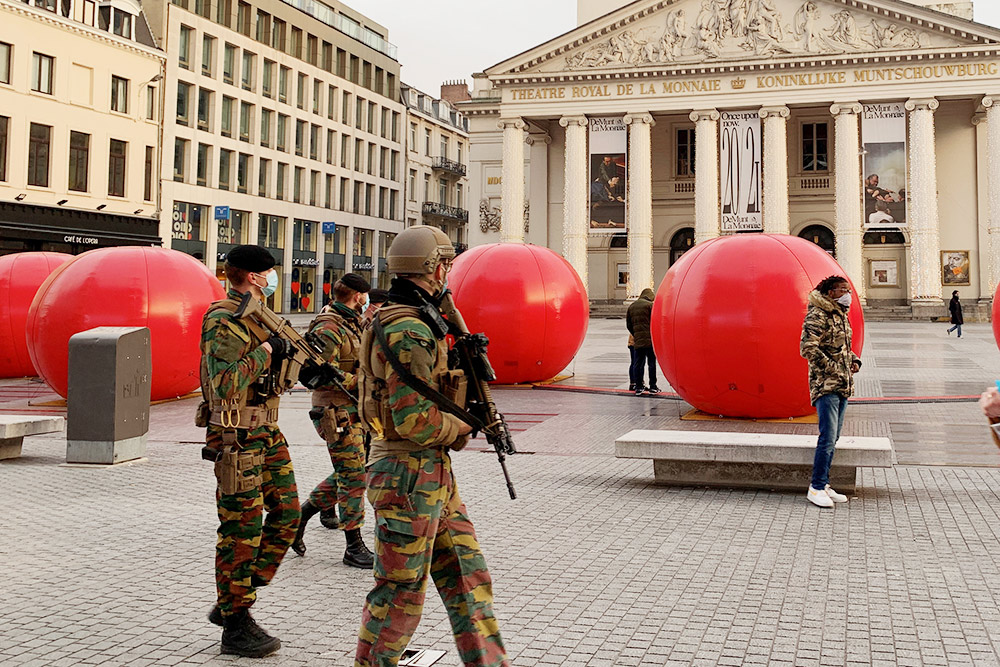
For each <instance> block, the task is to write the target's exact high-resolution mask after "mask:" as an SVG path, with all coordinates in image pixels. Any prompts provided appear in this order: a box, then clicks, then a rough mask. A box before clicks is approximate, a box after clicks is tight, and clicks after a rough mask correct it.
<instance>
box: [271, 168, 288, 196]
mask: <svg viewBox="0 0 1000 667" xmlns="http://www.w3.org/2000/svg"><path fill="white" fill-rule="evenodd" d="M287 175H288V165H287V164H284V163H283V162H279V163H278V171H277V172H276V174H275V181H274V196H275V197H277V198H278V199H284V198H285V177H286V176H287Z"/></svg>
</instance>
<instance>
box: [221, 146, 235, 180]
mask: <svg viewBox="0 0 1000 667" xmlns="http://www.w3.org/2000/svg"><path fill="white" fill-rule="evenodd" d="M232 166H233V152H232V151H227V150H225V149H222V150H220V151H219V189H220V190H229V189H230V187H231V184H232V181H231V180H230V178H231V177H230V174H231V173H232Z"/></svg>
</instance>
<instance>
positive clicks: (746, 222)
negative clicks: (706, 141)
mask: <svg viewBox="0 0 1000 667" xmlns="http://www.w3.org/2000/svg"><path fill="white" fill-rule="evenodd" d="M720 122H721V135H722V136H721V143H720V149H721V150H720V151H719V154H720V162H721V165H720V166H721V171H720V173H721V176H722V231H724V232H738V231H745V230H761V229H763V228H764V225H763V220H762V218H761V205H760V202H761V186H760V162H761V132H760V116H759V115H758V114H757V112H756V111H726V112H722V114H721V119H720Z"/></svg>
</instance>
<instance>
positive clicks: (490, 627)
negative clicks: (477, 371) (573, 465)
mask: <svg viewBox="0 0 1000 667" xmlns="http://www.w3.org/2000/svg"><path fill="white" fill-rule="evenodd" d="M454 254H455V253H454V248H453V246H452V245H451V242H450V241H449V240H448V237H447V235H445V234H444V232H442V231H441V230H439V229H437V228H434V227H428V226H423V225H418V226H414V227H410V228H407V229H405V230H404V231H403V232H401V233H400V234H399V236H397V237H396V239H395V240H394V241H393V243H392V245H391V246H390V248H389V251H388V256H387V263H388V270H389V271H390V272H391V273H394V274H396V275H397V278H395V279H394V280H393V281H392V287H391V289H390V292H389V294H390V296H389V301H388V303H387V304H386V305H385V306H383V307H382V309H381V310H380V311H379V312H378V313H377V314H376V316H375V321H374V322H373V323H372V326H371V327H369V328H368V329H367V330H366V331H365V334H364V336H363V338H362V345H361V355H360V357H361V372H360V375H359V377H360V384H359V390H360V399H361V406H360V407H361V418H362V422H363V423H365V424H366V426H367V427H368V428H369V429H370V430H371V431H372V432H373V433H374V439H373V441H372V445H371V453H370V458H369V468H368V500H369V501H370V502H371V504H372V507H374V508H375V518H376V528H375V571H374V574H375V587H374V588H373V589H372V591H371V592H370V593H369V594H368V597H367V600H366V601H365V607H364V612H363V614H362V620H361V630H360V633H359V637H358V648H357V653H356V657H355V663H354V664H355V667H370V666H377V667H385V666H389V665H396V664H397V663H398V661H399V656H400V655H401V654H402V652H403V650H404V649H405V648H406V646H407V644H408V643H409V642H410V638H411V636H412V635H413V633H414V631H415V630H416V627H417V624H418V623H419V621H420V615H421V613H422V611H423V604H424V596H425V593H426V589H427V578H428V576H430V577H431V578H433V580H434V584H435V586H436V587H437V589H438V593H439V594H440V595H441V599H442V600H443V601H444V606H445V609H446V610H447V612H448V618H449V620H450V621H451V626H452V632H453V633H454V636H455V643H456V644H457V646H458V651H459V657H460V658H461V660H462V662H463V663H464V664H465V665H467V666H472V665H475V666H482V667H499V666H503V665H508V664H509V663H508V661H507V654H506V651H505V650H504V646H503V641H502V639H501V638H500V628H499V625H498V624H497V621H496V619H495V618H494V616H493V588H492V581H491V579H490V574H489V571H488V570H487V568H486V561H485V560H484V558H483V554H482V551H481V550H480V548H479V543H478V541H477V540H476V533H475V529H474V528H473V525H472V521H471V520H470V519H469V517H468V514H467V512H466V509H465V504H464V503H463V502H462V499H461V498H460V497H459V495H458V488H457V486H456V483H455V477H454V475H453V474H452V467H451V457H450V456H449V453H448V450H449V449H461V448H462V447H464V446H465V444H466V442H467V441H468V434H469V433H470V431H471V427H470V426H469V425H468V424H466V423H465V422H463V421H461V420H460V419H458V418H457V417H455V416H454V415H452V414H450V413H447V412H444V411H442V410H441V409H440V408H439V407H438V406H437V405H436V404H435V403H433V402H432V401H430V400H429V399H427V398H425V397H424V396H423V395H422V394H420V393H419V392H418V391H416V390H415V389H414V387H413V386H411V385H410V384H407V382H405V381H404V379H403V378H402V377H400V374H399V373H397V372H396V370H394V368H393V366H392V364H391V363H390V361H389V357H388V356H387V351H386V350H385V349H384V348H383V347H382V344H381V343H379V342H378V340H377V334H376V327H382V330H383V332H384V335H385V341H386V343H387V346H388V348H389V350H388V352H389V353H391V354H392V355H394V356H395V357H396V358H397V359H398V362H399V364H401V368H402V370H405V371H407V372H408V373H409V374H411V375H412V376H414V377H415V378H416V379H418V380H420V381H422V382H424V383H426V384H427V385H430V386H431V387H433V388H436V389H437V390H438V391H440V392H441V393H444V394H445V395H446V396H448V397H449V398H450V399H451V400H453V401H455V402H458V403H460V404H461V402H462V401H464V398H461V397H460V393H461V392H460V391H459V390H456V391H455V392H454V393H453V392H452V391H450V389H454V388H455V387H456V386H461V378H460V377H458V375H460V371H451V370H449V369H448V365H447V352H448V345H447V343H446V342H445V331H444V330H443V327H444V322H443V320H441V318H440V316H439V315H438V316H436V317H435V315H436V313H437V310H436V305H434V304H435V299H436V296H437V295H440V293H441V291H442V290H443V288H444V284H445V280H446V276H447V273H448V270H449V268H450V266H451V260H452V258H453V257H454ZM429 305H430V307H428V306H429ZM456 374H458V375H456ZM411 382H412V379H411ZM456 382H457V384H456Z"/></svg>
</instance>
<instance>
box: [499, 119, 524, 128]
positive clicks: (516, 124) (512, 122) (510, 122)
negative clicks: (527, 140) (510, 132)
mask: <svg viewBox="0 0 1000 667" xmlns="http://www.w3.org/2000/svg"><path fill="white" fill-rule="evenodd" d="M508 127H513V128H515V129H517V130H523V129H524V128H525V127H527V125H526V124H525V122H524V121H523V120H521V119H520V118H501V119H500V120H498V121H497V128H499V129H501V130H506V129H507V128H508Z"/></svg>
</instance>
